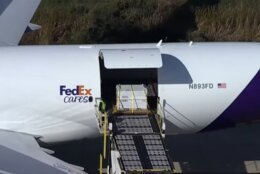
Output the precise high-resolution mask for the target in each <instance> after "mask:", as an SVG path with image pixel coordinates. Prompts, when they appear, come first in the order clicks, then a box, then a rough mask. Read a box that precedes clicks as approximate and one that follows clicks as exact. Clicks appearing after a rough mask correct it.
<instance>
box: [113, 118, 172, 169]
mask: <svg viewBox="0 0 260 174" xmlns="http://www.w3.org/2000/svg"><path fill="white" fill-rule="evenodd" d="M112 123H113V141H114V142H115V146H116V149H117V150H118V151H119V153H120V156H121V158H120V160H121V164H122V169H123V170H124V171H126V173H131V172H133V173H136V172H142V173H145V172H149V173H151V172H155V173H158V172H164V173H165V172H166V173H172V171H173V165H172V163H171V161H170V158H169V156H168V155H167V151H166V149H165V145H164V142H163V138H162V136H161V133H160V129H159V127H158V124H157V121H156V118H155V115H152V114H151V115H117V116H113V120H112Z"/></svg>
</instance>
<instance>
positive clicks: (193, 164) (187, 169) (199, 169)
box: [48, 124, 260, 174]
mask: <svg viewBox="0 0 260 174" xmlns="http://www.w3.org/2000/svg"><path fill="white" fill-rule="evenodd" d="M165 142H166V145H167V148H168V150H169V153H170V156H171V158H172V160H173V162H174V166H175V169H176V171H177V172H178V173H260V124H252V125H243V126H239V127H236V128H229V129H224V130H219V131H213V132H206V133H199V134H191V135H175V136H166V139H165ZM48 148H51V149H53V150H55V152H56V154H55V156H56V157H59V158H61V159H63V160H65V161H67V162H70V163H72V164H76V165H80V166H82V167H85V169H86V171H87V172H88V173H90V174H91V173H93V174H94V173H98V172H97V169H98V164H99V153H100V152H101V151H102V138H96V139H85V140H81V141H75V142H70V143H64V144H57V145H52V146H49V147H48Z"/></svg>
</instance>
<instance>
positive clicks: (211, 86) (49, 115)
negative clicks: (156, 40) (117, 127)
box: [0, 43, 260, 142]
mask: <svg viewBox="0 0 260 174" xmlns="http://www.w3.org/2000/svg"><path fill="white" fill-rule="evenodd" d="M155 47H156V45H155V44H114V45H82V46H78V45H75V46H19V47H1V48H0V53H1V54H0V84H1V85H0V92H1V101H0V129H4V130H10V131H16V132H23V133H28V134H32V135H35V136H41V137H42V140H43V141H45V142H61V141H69V140H76V139H82V138H88V137H95V136H99V130H98V126H97V121H96V116H95V107H94V106H95V104H96V103H95V98H101V97H102V96H101V90H102V89H101V85H102V80H101V72H100V60H99V57H98V56H99V51H100V50H101V49H136V48H138V49H146V48H155ZM159 49H160V52H161V57H162V63H163V66H162V67H161V68H158V70H157V71H156V72H157V75H158V79H157V80H158V96H159V97H160V101H161V103H162V106H163V108H164V114H165V119H166V133H167V134H183V133H196V132H200V131H203V130H212V129H216V128H221V127H228V126H234V125H236V124H239V123H243V122H251V121H254V120H258V119H259V118H260V100H259V99H260V87H259V84H260V74H259V67H260V44H258V43H195V44H193V45H189V44H188V43H169V44H163V45H162V46H161V47H160V48H159ZM138 71H141V70H140V69H139V70H138Z"/></svg>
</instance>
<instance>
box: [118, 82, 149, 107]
mask: <svg viewBox="0 0 260 174" xmlns="http://www.w3.org/2000/svg"><path fill="white" fill-rule="evenodd" d="M116 90H117V102H119V103H118V104H117V109H118V110H125V109H126V110H128V109H133V110H136V109H147V89H146V88H145V86H144V85H117V87H116Z"/></svg>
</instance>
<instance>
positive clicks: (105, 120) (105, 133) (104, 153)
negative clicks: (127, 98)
mask: <svg viewBox="0 0 260 174" xmlns="http://www.w3.org/2000/svg"><path fill="white" fill-rule="evenodd" d="M104 114H105V118H104V129H103V135H104V139H103V156H104V159H106V153H107V151H106V150H107V113H106V112H105V113H104Z"/></svg>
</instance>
